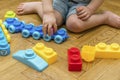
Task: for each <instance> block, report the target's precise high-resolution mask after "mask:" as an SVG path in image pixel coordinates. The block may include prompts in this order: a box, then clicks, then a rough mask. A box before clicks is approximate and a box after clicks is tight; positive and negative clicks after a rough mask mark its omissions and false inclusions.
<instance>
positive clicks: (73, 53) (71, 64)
mask: <svg viewBox="0 0 120 80" xmlns="http://www.w3.org/2000/svg"><path fill="white" fill-rule="evenodd" d="M81 69H82V59H81V55H80V51H79V49H78V48H75V47H72V48H70V49H68V70H69V71H81Z"/></svg>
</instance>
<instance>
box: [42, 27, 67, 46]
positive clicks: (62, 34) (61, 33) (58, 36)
mask: <svg viewBox="0 0 120 80" xmlns="http://www.w3.org/2000/svg"><path fill="white" fill-rule="evenodd" d="M67 38H69V36H68V34H67V31H66V29H65V28H61V29H59V30H58V31H57V32H56V33H55V34H53V35H52V36H49V35H45V36H43V39H44V40H45V41H50V40H52V39H53V40H54V41H55V42H56V43H58V44H59V43H62V42H64V41H65V40H66V39H67Z"/></svg>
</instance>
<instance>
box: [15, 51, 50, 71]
mask: <svg viewBox="0 0 120 80" xmlns="http://www.w3.org/2000/svg"><path fill="white" fill-rule="evenodd" d="M13 58H15V59H16V60H18V61H20V62H22V63H24V64H26V65H28V66H30V67H31V68H33V69H35V70H37V71H43V70H44V69H46V68H47V67H48V63H47V62H45V61H44V60H43V59H42V58H41V57H39V56H37V55H36V54H35V53H34V51H33V50H32V49H27V50H20V51H18V52H16V53H15V54H13Z"/></svg>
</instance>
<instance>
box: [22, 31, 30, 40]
mask: <svg viewBox="0 0 120 80" xmlns="http://www.w3.org/2000/svg"><path fill="white" fill-rule="evenodd" d="M22 36H23V37H25V38H27V37H29V36H30V32H29V31H28V30H23V31H22Z"/></svg>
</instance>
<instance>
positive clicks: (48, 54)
mask: <svg viewBox="0 0 120 80" xmlns="http://www.w3.org/2000/svg"><path fill="white" fill-rule="evenodd" d="M33 50H34V51H35V52H36V54H38V55H39V56H40V57H42V58H43V59H44V60H45V61H46V62H48V64H52V63H54V62H56V61H57V53H56V52H55V51H53V49H52V48H48V47H46V46H45V45H44V44H43V43H37V44H36V45H35V46H34V47H33Z"/></svg>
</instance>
